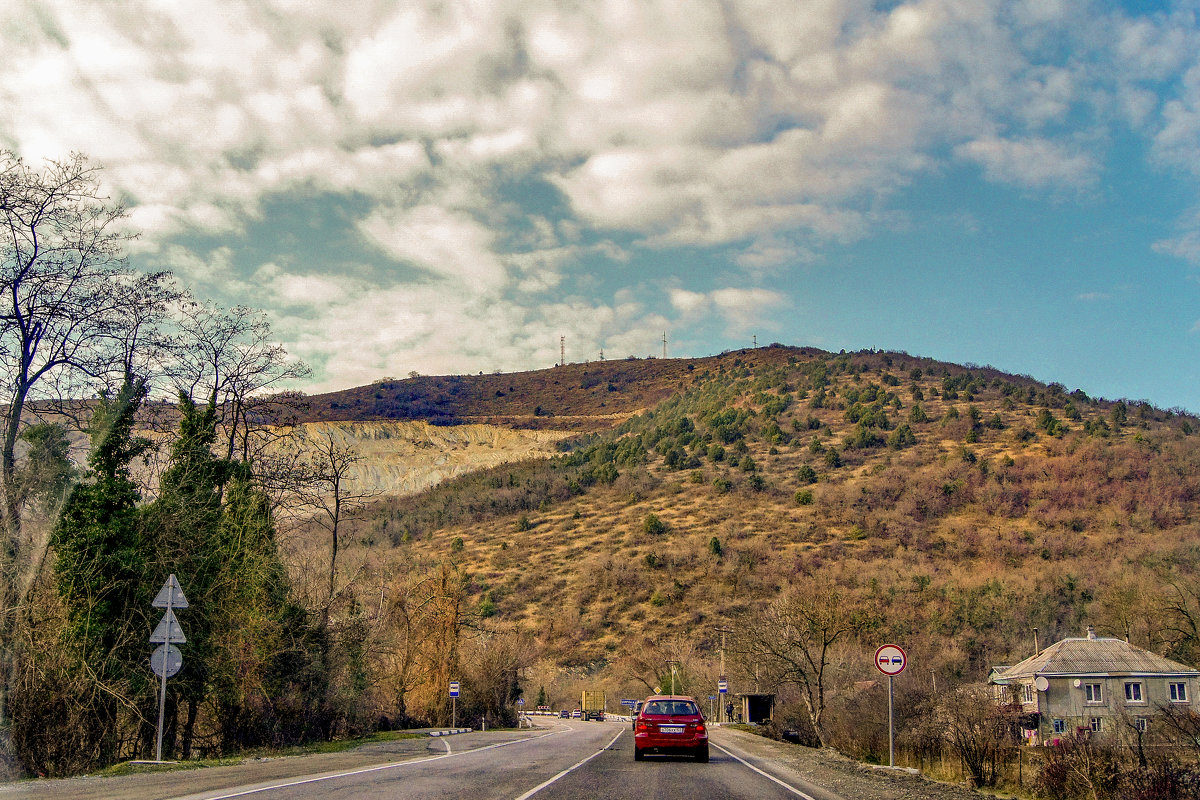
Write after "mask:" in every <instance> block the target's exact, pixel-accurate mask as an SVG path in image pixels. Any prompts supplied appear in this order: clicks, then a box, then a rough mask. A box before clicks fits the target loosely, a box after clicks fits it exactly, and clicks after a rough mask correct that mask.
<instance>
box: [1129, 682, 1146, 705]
mask: <svg viewBox="0 0 1200 800" xmlns="http://www.w3.org/2000/svg"><path fill="white" fill-rule="evenodd" d="M1143 700H1144V698H1143V697H1142V685H1141V684H1140V683H1127V684H1125V702H1126V703H1141V702H1143Z"/></svg>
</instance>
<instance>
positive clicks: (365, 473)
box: [294, 420, 572, 495]
mask: <svg viewBox="0 0 1200 800" xmlns="http://www.w3.org/2000/svg"><path fill="white" fill-rule="evenodd" d="M294 435H295V437H296V446H298V447H300V448H301V449H302V450H311V449H312V445H313V443H314V442H316V441H323V440H326V439H327V438H328V439H329V440H332V442H333V443H334V445H336V446H339V447H346V448H349V449H351V450H353V451H354V452H355V453H356V454H357V455H358V456H360V457H361V459H362V460H361V461H360V462H359V463H358V464H357V465H356V469H355V476H354V483H355V488H356V490H357V489H361V490H366V491H370V492H378V493H380V494H384V495H408V494H415V493H417V492H420V491H422V490H424V489H427V488H429V487H431V486H435V485H437V484H438V483H440V482H442V481H443V480H446V479H448V478H454V477H458V476H460V475H465V474H467V473H469V472H474V471H476V470H480V469H487V468H489V467H494V466H498V465H500V464H508V463H511V462H514V461H524V460H526V459H530V458H548V457H550V456H551V455H554V454H555V453H556V452H557V451H556V448H555V444H556V443H557V442H558V441H559V440H561V439H564V438H566V437H567V436H570V435H572V434H571V433H570V432H567V431H555V430H514V429H511V428H504V427H499V426H496V425H481V424H468V425H448V426H447V425H430V424H429V423H426V422H420V421H415V420H405V421H396V422H384V421H380V422H310V423H305V424H301V425H298V426H296V428H295V429H294Z"/></svg>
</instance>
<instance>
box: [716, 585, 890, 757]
mask: <svg viewBox="0 0 1200 800" xmlns="http://www.w3.org/2000/svg"><path fill="white" fill-rule="evenodd" d="M875 622H876V617H875V615H874V614H873V612H872V611H871V609H870V607H869V606H868V605H867V604H866V603H865V602H864V601H863V599H862V598H861V597H860V596H859V595H858V594H857V593H856V592H855V591H853V590H850V589H847V588H845V587H842V586H838V585H837V584H835V583H832V582H830V581H824V580H820V579H815V578H814V579H810V580H807V581H805V582H804V583H802V584H798V585H795V586H793V587H792V588H791V589H790V590H789V592H788V593H787V594H785V595H783V596H781V597H780V598H778V599H777V600H775V601H774V602H772V603H771V604H769V605H768V606H767V607H766V608H765V609H763V610H762V611H760V612H759V613H758V614H757V615H755V616H754V617H753V618H752V619H750V620H748V621H747V622H746V624H745V625H742V626H740V627H739V629H738V633H737V634H736V635H735V637H734V650H735V652H737V653H739V654H740V655H741V656H742V658H743V660H753V661H755V662H756V663H757V664H759V665H760V666H761V667H762V668H763V669H765V670H766V671H767V673H768V674H769V676H770V679H771V680H772V681H774V682H776V683H794V684H796V685H797V686H798V687H799V689H800V694H801V696H802V697H803V699H804V704H805V707H806V708H807V710H808V716H809V721H810V722H811V723H812V726H813V730H814V731H815V732H816V735H817V738H818V740H820V742H821V746H822V747H824V746H826V745H827V744H828V741H827V738H826V736H827V735H826V732H825V728H824V725H823V718H824V715H825V692H826V689H827V685H828V683H827V671H828V668H829V664H830V660H831V657H832V654H833V649H834V647H835V646H838V645H840V644H842V643H844V642H846V641H847V640H849V639H851V638H852V637H853V636H855V635H857V634H859V633H862V632H863V631H865V630H867V629H868V628H870V627H871V626H873V625H874V624H875Z"/></svg>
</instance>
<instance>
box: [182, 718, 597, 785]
mask: <svg viewBox="0 0 1200 800" xmlns="http://www.w3.org/2000/svg"><path fill="white" fill-rule="evenodd" d="M560 733H565V731H550V732H549V733H543V734H541V735H540V736H531V737H529V738H526V739H513V740H512V741H510V742H497V743H496V744H489V745H485V746H483V747H477V748H475V749H474V750H464V751H462V752H459V753H452V752H447V753H446V754H445V755H440V756H429V757H427V758H414V759H411V760H409V761H400V762H398V763H395V764H380V765H378V766H375V767H363V768H362V769H352V770H349V771H348V772H331V773H329V774H328V775H317V776H314V777H312V778H301V779H300V780H295V781H285V782H283V783H272V784H268V785H266V786H256V787H254V788H252V789H243V790H242V791H240V792H232V793H230V794H214V795H210V794H204V793H200V794H193V795H188V796H186V797H181V798H178V799H177V800H231V799H232V798H234V797H245V796H247V795H251V794H258V793H259V792H269V791H272V790H274V789H288V788H291V787H292V786H303V785H305V784H308V783H319V782H321V781H331V780H334V779H336V778H348V777H350V776H352V775H365V774H367V773H370V772H380V771H382V770H385V769H399V768H400V767H407V766H409V765H411V764H426V763H428V762H430V761H440V760H441V759H443V758H454V757H457V756H466V755H470V754H471V753H479V752H482V751H484V750H492V749H495V748H497V747H507V746H508V745H510V744H519V743H521V742H530V741H533V740H534V739H544V738H545V737H547V736H556V735H558V734H560ZM442 741H445V739H443V740H442ZM446 749H447V750H449V749H450V745H449V744H447V745H446ZM572 769H574V767H572Z"/></svg>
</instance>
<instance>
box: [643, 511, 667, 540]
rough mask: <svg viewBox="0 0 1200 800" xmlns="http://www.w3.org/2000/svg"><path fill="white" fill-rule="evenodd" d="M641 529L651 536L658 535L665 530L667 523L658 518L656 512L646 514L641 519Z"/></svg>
mask: <svg viewBox="0 0 1200 800" xmlns="http://www.w3.org/2000/svg"><path fill="white" fill-rule="evenodd" d="M642 530H643V531H645V532H646V533H648V534H650V535H651V536H660V535H662V534H664V533H666V532H667V523H665V522H663V521H662V520H661V519H659V518H658V515H657V514H647V515H646V518H645V519H644V520H642Z"/></svg>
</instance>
